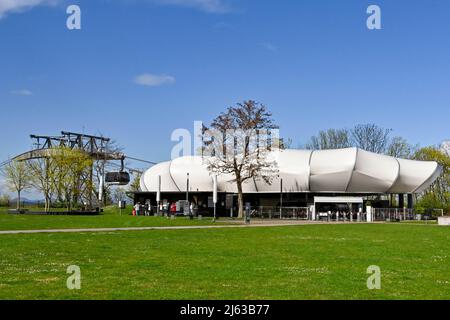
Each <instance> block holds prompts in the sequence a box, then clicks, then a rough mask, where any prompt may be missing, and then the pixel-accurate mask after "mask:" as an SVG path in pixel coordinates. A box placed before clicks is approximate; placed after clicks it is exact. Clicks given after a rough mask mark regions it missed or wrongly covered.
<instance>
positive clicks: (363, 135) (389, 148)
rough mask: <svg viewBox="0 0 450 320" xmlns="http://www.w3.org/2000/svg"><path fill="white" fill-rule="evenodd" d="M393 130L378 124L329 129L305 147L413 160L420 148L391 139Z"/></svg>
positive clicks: (312, 139) (395, 137) (395, 138)
mask: <svg viewBox="0 0 450 320" xmlns="http://www.w3.org/2000/svg"><path fill="white" fill-rule="evenodd" d="M391 134H392V129H384V128H382V127H380V126H378V125H376V124H372V123H370V124H358V125H356V126H355V127H353V128H352V129H346V128H343V129H328V130H322V131H319V133H318V135H316V136H313V137H311V139H310V140H309V142H307V143H306V145H305V147H306V148H307V149H312V150H323V149H340V148H350V147H358V148H361V149H364V150H366V151H371V152H375V153H381V154H387V155H390V156H393V157H399V158H406V159H409V158H411V157H412V156H413V155H414V153H415V151H416V150H417V149H418V146H416V145H411V144H409V143H408V141H406V139H404V138H402V137H399V136H394V137H391Z"/></svg>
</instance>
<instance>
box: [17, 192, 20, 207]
mask: <svg viewBox="0 0 450 320" xmlns="http://www.w3.org/2000/svg"><path fill="white" fill-rule="evenodd" d="M17 210H20V191H17Z"/></svg>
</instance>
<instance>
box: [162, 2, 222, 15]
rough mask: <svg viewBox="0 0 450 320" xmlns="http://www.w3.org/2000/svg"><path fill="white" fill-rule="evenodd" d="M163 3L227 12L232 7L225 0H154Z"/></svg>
mask: <svg viewBox="0 0 450 320" xmlns="http://www.w3.org/2000/svg"><path fill="white" fill-rule="evenodd" d="M154 1H156V3H159V4H162V5H174V6H182V7H190V8H196V9H199V10H202V11H205V12H210V13H226V12H229V11H230V7H229V5H228V4H227V3H225V2H224V0H154Z"/></svg>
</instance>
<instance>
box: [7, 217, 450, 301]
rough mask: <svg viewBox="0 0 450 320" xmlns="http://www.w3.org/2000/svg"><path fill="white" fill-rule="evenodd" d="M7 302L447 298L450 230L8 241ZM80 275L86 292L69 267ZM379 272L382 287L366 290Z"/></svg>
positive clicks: (136, 234)
mask: <svg viewBox="0 0 450 320" xmlns="http://www.w3.org/2000/svg"><path fill="white" fill-rule="evenodd" d="M0 243H1V245H0V257H1V260H0V298H1V299H449V298H450V249H449V243H450V228H446V227H438V226H433V225H429V226H424V225H401V224H373V225H368V224H361V225H356V224H347V225H307V226H286V227H265V228H231V229H230V228H228V229H197V230H157V231H156V230H153V231H133V232H109V233H75V234H30V235H2V236H0ZM69 265H78V266H79V267H80V268H81V277H82V284H81V286H82V287H81V290H68V289H67V288H66V279H67V277H68V275H67V274H66V269H67V267H68V266H69ZM370 265H378V266H379V267H380V268H381V273H382V287H381V290H368V289H367V287H366V280H367V277H368V276H369V275H368V274H366V269H367V267H368V266H370Z"/></svg>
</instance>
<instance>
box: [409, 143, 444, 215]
mask: <svg viewBox="0 0 450 320" xmlns="http://www.w3.org/2000/svg"><path fill="white" fill-rule="evenodd" d="M414 159H415V160H423V161H436V162H437V163H438V164H439V165H440V166H441V167H442V173H441V175H440V176H439V177H438V178H437V179H436V181H435V182H434V183H433V184H432V185H431V186H430V187H429V188H428V189H427V190H425V191H424V193H423V194H422V195H420V196H419V201H418V203H417V205H418V206H421V207H425V208H432V207H434V208H442V209H445V210H446V211H447V212H449V211H450V187H449V186H450V156H449V155H448V154H446V153H444V152H442V150H440V149H439V148H436V147H425V148H421V149H419V150H418V151H416V153H415V154H414Z"/></svg>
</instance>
